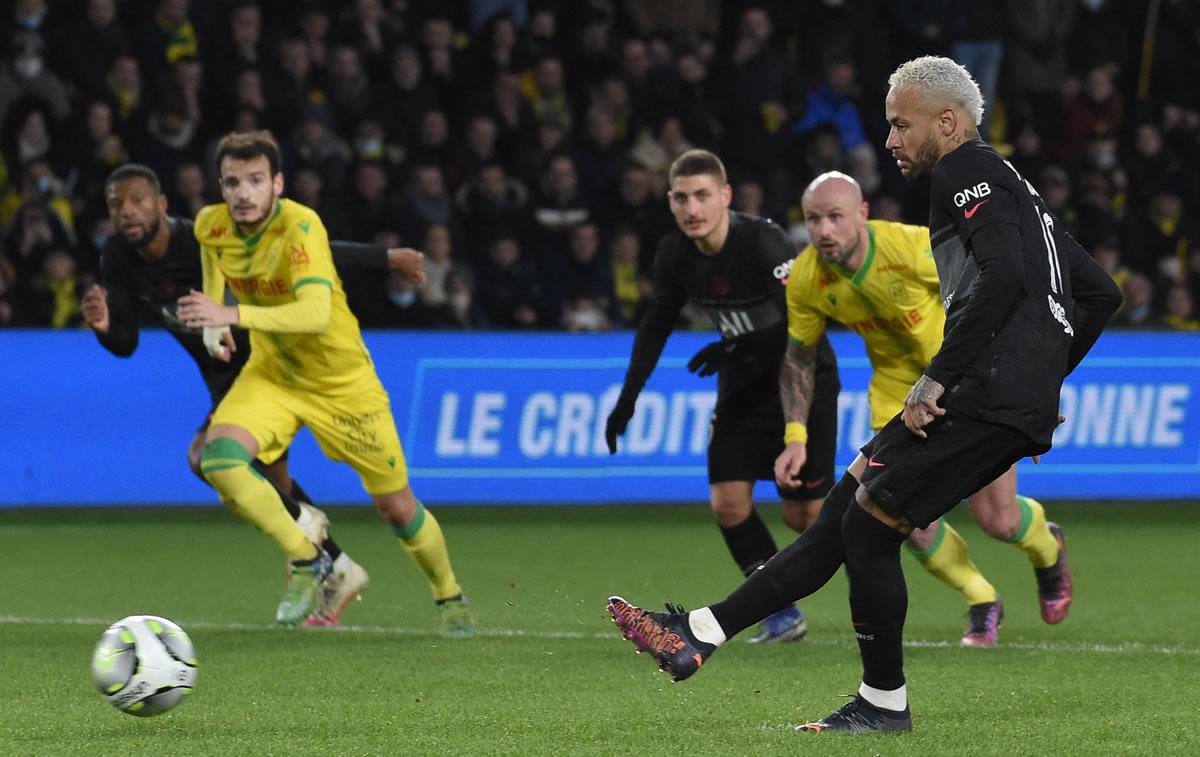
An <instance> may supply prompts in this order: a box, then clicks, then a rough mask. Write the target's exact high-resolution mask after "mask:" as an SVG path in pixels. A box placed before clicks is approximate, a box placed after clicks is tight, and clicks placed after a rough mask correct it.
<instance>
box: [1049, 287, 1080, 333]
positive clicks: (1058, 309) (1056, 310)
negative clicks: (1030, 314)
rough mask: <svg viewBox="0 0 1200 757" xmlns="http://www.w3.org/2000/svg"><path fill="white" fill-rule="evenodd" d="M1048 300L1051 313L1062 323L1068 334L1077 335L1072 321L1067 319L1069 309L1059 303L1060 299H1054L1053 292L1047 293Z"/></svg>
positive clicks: (1064, 330)
mask: <svg viewBox="0 0 1200 757" xmlns="http://www.w3.org/2000/svg"><path fill="white" fill-rule="evenodd" d="M1046 301H1047V302H1049V303H1050V315H1052V316H1054V320H1056V321H1058V322H1059V323H1061V324H1062V327H1063V332H1064V333H1065V334H1066V335H1067V336H1075V329H1073V328H1071V322H1070V321H1068V320H1067V309H1066V308H1064V307H1063V306H1062V305H1060V304H1058V300H1056V299H1054V295H1052V294H1047V295H1046Z"/></svg>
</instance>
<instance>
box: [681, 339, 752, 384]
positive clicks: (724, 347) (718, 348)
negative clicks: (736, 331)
mask: <svg viewBox="0 0 1200 757" xmlns="http://www.w3.org/2000/svg"><path fill="white" fill-rule="evenodd" d="M739 344H740V343H739V342H738V340H736V339H731V340H729V341H725V340H718V341H716V342H713V343H712V344H706V345H704V346H703V347H701V348H700V351H699V352H697V353H696V354H695V355H692V359H691V360H689V361H688V364H687V369H688V370H689V371H691V372H692V373H695V374H696V375H697V376H699V377H701V378H704V377H705V376H711V375H713V374H714V373H716V372H717V371H719V370H721V368H723V367H724V366H725V364H726V363H727V362H729V359H730V358H732V357H733V353H735V352H737V349H738V345H739Z"/></svg>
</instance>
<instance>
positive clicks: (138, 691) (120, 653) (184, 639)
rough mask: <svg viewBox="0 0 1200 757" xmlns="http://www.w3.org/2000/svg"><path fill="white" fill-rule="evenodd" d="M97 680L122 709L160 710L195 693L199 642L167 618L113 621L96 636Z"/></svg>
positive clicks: (140, 713)
mask: <svg viewBox="0 0 1200 757" xmlns="http://www.w3.org/2000/svg"><path fill="white" fill-rule="evenodd" d="M92 680H93V681H95V683H96V688H97V689H99V690H100V693H101V694H103V695H104V698H105V699H107V700H108V701H109V703H110V704H112V706H113V707H116V708H117V709H118V710H120V711H121V712H128V713H129V714H130V715H137V716H139V717H149V716H150V715H158V714H159V713H162V712H166V711H167V710H169V709H171V708H172V707H174V706H175V705H177V704H179V703H180V702H181V701H183V698H184V697H185V696H186V695H188V694H190V693H192V684H193V683H194V682H195V681H196V648H195V647H194V646H192V640H191V639H190V638H188V635H187V634H186V633H184V631H183V629H182V628H180V627H179V626H177V625H175V624H174V623H172V622H171V621H169V620H167V619H166V618H160V617H158V616H156V615H130V616H129V617H128V618H122V619H121V620H118V621H117V622H116V623H113V624H112V625H111V626H109V627H108V630H107V631H105V632H104V633H103V635H101V636H100V640H99V641H98V642H96V651H95V652H93V653H92Z"/></svg>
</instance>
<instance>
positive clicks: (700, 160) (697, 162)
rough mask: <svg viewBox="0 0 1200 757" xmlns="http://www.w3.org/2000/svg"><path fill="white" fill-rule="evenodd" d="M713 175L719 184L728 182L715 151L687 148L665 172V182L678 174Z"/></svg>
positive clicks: (673, 178)
mask: <svg viewBox="0 0 1200 757" xmlns="http://www.w3.org/2000/svg"><path fill="white" fill-rule="evenodd" d="M705 174H707V175H709V176H715V177H716V178H717V179H718V180H719V181H720V182H721V184H728V183H729V179H728V178H727V177H726V174H725V164H724V163H722V162H721V159H720V158H718V157H717V156H716V154H715V153H711V152H709V151H708V150H688V151H687V152H685V153H684V154H682V155H680V156H679V157H678V158H676V159H675V162H674V163H672V164H671V170H670V171H669V172H667V183H668V184H669V183H670V182H673V181H675V179H676V177H679V176H703V175H705Z"/></svg>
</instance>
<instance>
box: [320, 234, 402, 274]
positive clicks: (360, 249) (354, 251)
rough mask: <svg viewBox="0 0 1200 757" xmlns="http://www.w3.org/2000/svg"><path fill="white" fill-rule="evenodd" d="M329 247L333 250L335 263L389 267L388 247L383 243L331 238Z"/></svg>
mask: <svg viewBox="0 0 1200 757" xmlns="http://www.w3.org/2000/svg"><path fill="white" fill-rule="evenodd" d="M329 249H330V250H331V251H332V252H333V262H334V264H335V265H339V266H353V267H356V268H357V267H362V268H387V267H388V248H386V247H384V246H382V245H378V244H364V243H362V242H343V241H342V240H340V239H331V240H329Z"/></svg>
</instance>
